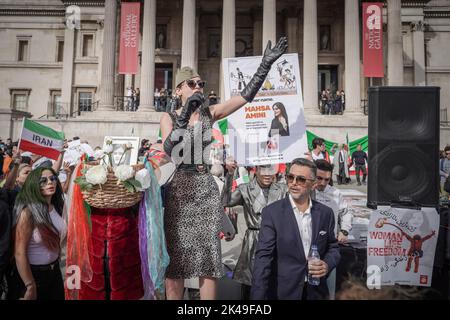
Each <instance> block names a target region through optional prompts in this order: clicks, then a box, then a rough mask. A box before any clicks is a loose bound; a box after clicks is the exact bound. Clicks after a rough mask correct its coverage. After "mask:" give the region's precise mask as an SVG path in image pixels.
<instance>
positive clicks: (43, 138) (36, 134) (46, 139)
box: [19, 118, 64, 160]
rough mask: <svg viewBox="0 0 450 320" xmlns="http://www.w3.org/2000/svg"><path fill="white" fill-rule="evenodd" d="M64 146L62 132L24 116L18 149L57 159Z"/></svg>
mask: <svg viewBox="0 0 450 320" xmlns="http://www.w3.org/2000/svg"><path fill="white" fill-rule="evenodd" d="M63 148H64V133H63V132H59V131H56V130H53V129H52V128H49V127H47V126H44V125H42V124H40V123H37V122H34V121H32V120H29V119H26V118H24V120H23V127H22V134H21V135H20V141H19V149H20V150H22V151H29V152H32V153H34V154H38V155H41V156H44V157H47V158H50V159H53V160H58V157H59V155H60V153H61V150H63Z"/></svg>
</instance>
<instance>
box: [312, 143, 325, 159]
mask: <svg viewBox="0 0 450 320" xmlns="http://www.w3.org/2000/svg"><path fill="white" fill-rule="evenodd" d="M324 147H325V140H323V139H322V138H319V137H316V138H314V139H313V141H312V148H313V149H312V150H311V157H312V159H313V160H319V159H324V153H323V151H322V149H323V148H324Z"/></svg>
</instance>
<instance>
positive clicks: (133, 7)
mask: <svg viewBox="0 0 450 320" xmlns="http://www.w3.org/2000/svg"><path fill="white" fill-rule="evenodd" d="M140 8H141V4H140V2H124V3H122V15H121V18H120V51H119V73H120V74H136V73H137V71H138V50H139V16H140V12H139V11H140Z"/></svg>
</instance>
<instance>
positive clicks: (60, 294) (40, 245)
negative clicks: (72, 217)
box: [8, 168, 67, 300]
mask: <svg viewBox="0 0 450 320" xmlns="http://www.w3.org/2000/svg"><path fill="white" fill-rule="evenodd" d="M63 206H64V199H63V191H62V187H61V184H60V183H59V180H58V176H57V173H56V172H55V171H54V170H53V169H52V168H37V169H35V170H33V171H31V172H30V174H29V175H28V178H27V179H26V181H25V184H24V185H23V188H22V189H21V191H20V192H19V194H18V195H17V198H16V203H15V206H14V221H13V239H14V241H13V245H14V247H13V248H14V258H15V267H14V270H13V273H12V278H11V281H10V282H11V283H10V286H9V287H10V290H9V294H8V298H9V299H19V298H23V299H26V300H34V299H38V300H64V284H63V279H62V275H61V270H60V267H59V257H60V253H61V245H60V244H61V242H62V240H63V239H64V238H65V236H66V233H67V227H66V224H65V221H64V219H63V218H62V216H61V215H62V212H63Z"/></svg>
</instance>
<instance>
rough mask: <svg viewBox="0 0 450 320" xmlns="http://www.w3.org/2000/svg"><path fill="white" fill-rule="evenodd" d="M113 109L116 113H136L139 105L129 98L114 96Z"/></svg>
mask: <svg viewBox="0 0 450 320" xmlns="http://www.w3.org/2000/svg"><path fill="white" fill-rule="evenodd" d="M114 107H115V109H116V111H136V110H137V108H138V107H139V105H138V104H137V102H136V101H134V99H133V97H129V96H114Z"/></svg>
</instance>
